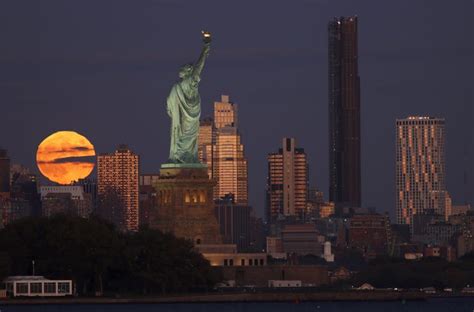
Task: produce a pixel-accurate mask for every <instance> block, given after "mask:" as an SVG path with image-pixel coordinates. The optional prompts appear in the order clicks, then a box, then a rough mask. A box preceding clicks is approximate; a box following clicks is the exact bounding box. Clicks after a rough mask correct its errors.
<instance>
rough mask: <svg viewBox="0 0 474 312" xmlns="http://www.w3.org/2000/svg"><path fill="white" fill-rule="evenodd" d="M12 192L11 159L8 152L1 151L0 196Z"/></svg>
mask: <svg viewBox="0 0 474 312" xmlns="http://www.w3.org/2000/svg"><path fill="white" fill-rule="evenodd" d="M9 192H10V158H9V157H8V154H7V151H6V150H4V149H0V194H1V193H9Z"/></svg>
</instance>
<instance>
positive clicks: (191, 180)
mask: <svg viewBox="0 0 474 312" xmlns="http://www.w3.org/2000/svg"><path fill="white" fill-rule="evenodd" d="M214 185H215V181H214V180H211V179H209V177H208V175H207V169H206V168H162V169H161V170H160V178H159V179H158V181H156V182H155V183H154V187H155V189H156V192H157V207H154V208H153V209H152V211H150V227H151V228H156V229H159V230H161V231H162V232H165V233H172V234H173V235H175V236H176V237H181V238H185V239H189V240H191V241H192V242H193V243H194V244H196V245H200V244H220V243H222V239H221V236H220V232H219V224H218V223H217V219H216V217H215V215H214V202H213V200H212V187H213V186H214Z"/></svg>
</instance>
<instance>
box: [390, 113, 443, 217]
mask: <svg viewBox="0 0 474 312" xmlns="http://www.w3.org/2000/svg"><path fill="white" fill-rule="evenodd" d="M396 142H397V143H396V186H397V190H396V191H397V194H396V197H397V203H396V207H397V211H396V212H397V222H398V223H400V224H413V215H415V214H420V213H423V212H424V211H425V210H427V209H434V211H435V212H436V213H437V214H441V215H444V214H445V213H446V196H447V192H446V185H445V171H446V169H445V129H444V119H440V118H431V117H408V118H407V119H398V120H397V139H396Z"/></svg>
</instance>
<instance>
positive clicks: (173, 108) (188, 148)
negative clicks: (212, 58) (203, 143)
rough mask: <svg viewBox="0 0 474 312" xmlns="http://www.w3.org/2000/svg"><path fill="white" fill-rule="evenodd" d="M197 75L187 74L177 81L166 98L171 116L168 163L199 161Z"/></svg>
mask: <svg viewBox="0 0 474 312" xmlns="http://www.w3.org/2000/svg"><path fill="white" fill-rule="evenodd" d="M199 81H200V78H199V75H189V76H188V77H186V78H184V79H182V80H181V81H179V82H177V83H176V84H175V85H174V86H173V88H171V92H170V94H169V96H168V99H167V101H166V102H167V110H168V115H169V116H170V117H171V145H170V156H169V160H168V162H170V163H178V164H179V163H186V164H193V163H199V160H198V157H197V150H198V134H199V118H200V117H201V97H200V96H199V92H198V85H199Z"/></svg>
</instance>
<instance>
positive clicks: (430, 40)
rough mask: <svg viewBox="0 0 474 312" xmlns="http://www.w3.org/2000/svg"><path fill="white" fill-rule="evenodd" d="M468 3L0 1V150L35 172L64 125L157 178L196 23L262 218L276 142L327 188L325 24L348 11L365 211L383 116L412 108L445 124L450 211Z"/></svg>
mask: <svg viewBox="0 0 474 312" xmlns="http://www.w3.org/2000/svg"><path fill="white" fill-rule="evenodd" d="M473 3H474V2H473V1H472V0H456V1H448V0H445V1H441V0H398V1H393V0H387V1H380V0H370V1H368V0H357V1H354V0H346V1H342V0H341V1H338V0H285V1H283V0H272V1H270V0H268V1H267V0H256V1H249V0H240V1H217V0H214V1H211V0H200V1H192V0H188V1H184V0H155V1H152V0H149V1H144V0H143V1H141V0H140V1H139V0H134V1H119V0H108V1H104V0H102V1H97V0H81V1H63V0H57V1H52V0H45V1H37V0H31V1H23V0H4V1H1V2H0V40H1V43H0V105H1V113H0V114H1V115H0V116H1V117H0V146H3V147H4V148H7V149H8V150H9V153H10V156H11V157H12V159H13V162H17V163H23V164H25V165H27V166H30V167H33V168H35V170H36V167H35V166H34V159H35V152H36V147H37V145H38V144H39V142H40V141H41V140H42V139H43V138H44V137H46V136H48V135H49V134H51V133H52V132H54V131H57V130H75V131H78V132H79V133H82V134H84V135H85V136H87V137H88V138H89V139H90V140H91V141H92V143H93V144H94V145H95V147H96V150H97V152H99V153H104V152H111V151H113V150H114V148H115V147H116V145H117V144H119V143H127V144H129V145H130V146H131V147H132V149H133V150H134V151H135V152H137V153H138V154H140V155H141V164H142V171H143V172H155V171H158V169H159V166H160V164H161V163H162V162H164V161H165V160H166V158H167V155H168V148H169V139H168V135H169V120H168V117H167V115H166V111H165V99H166V96H167V94H168V92H169V88H170V87H171V85H172V84H173V82H174V81H175V80H176V79H177V71H178V68H179V67H180V65H182V64H184V63H186V62H189V61H192V60H194V59H195V58H196V57H197V56H198V54H199V50H200V45H201V39H200V30H201V29H203V28H204V29H209V30H210V31H212V32H213V37H214V42H213V48H212V52H211V55H210V58H209V61H208V63H207V68H206V69H205V70H204V73H203V79H202V82H201V87H200V92H201V97H202V106H203V116H206V115H210V114H211V113H212V107H213V102H214V100H217V99H219V98H220V94H221V93H225V94H229V95H230V96H231V100H233V101H235V102H237V103H238V104H239V105H240V107H239V109H240V114H239V119H240V130H241V132H242V134H243V141H244V144H245V148H246V154H247V157H248V160H249V185H250V198H251V203H252V204H253V205H254V206H255V207H256V209H257V211H258V212H259V213H260V214H261V213H262V212H263V202H264V188H265V179H266V155H267V153H268V152H272V151H275V150H276V149H277V148H278V147H279V146H280V144H281V138H282V137H283V136H294V137H296V139H297V142H298V145H300V146H301V147H303V148H305V150H306V152H307V154H308V156H309V161H310V166H311V170H310V176H311V184H313V185H316V186H318V187H319V188H320V189H322V190H323V191H324V192H325V193H326V194H327V189H328V168H327V164H328V151H327V150H328V147H327V145H328V143H327V137H328V124H327V116H328V111H327V106H328V104H327V22H328V20H329V19H330V18H332V17H333V16H340V15H358V16H359V55H360V63H359V64H360V75H361V84H362V86H361V91H362V101H361V102H362V172H363V173H362V182H363V185H362V189H363V204H364V205H365V206H375V207H377V209H379V210H380V211H390V213H391V215H392V216H393V209H394V187H395V186H394V171H395V166H394V161H395V160H394V149H395V119H396V118H401V117H406V116H408V115H414V114H420V115H430V116H437V117H445V118H446V122H447V141H448V143H447V144H448V145H447V147H448V149H447V172H448V178H447V182H448V189H449V191H450V193H451V194H452V197H453V201H454V202H455V203H462V202H464V200H465V197H466V196H465V193H466V191H465V187H464V183H463V174H464V168H465V167H466V165H467V164H469V167H470V168H469V170H470V178H471V180H472V179H474V174H473V172H472V167H473V166H472V163H473V162H474V160H473V156H472V155H473V147H472V146H473V144H474V142H473V132H474V116H473V109H472V105H473V103H474V102H473V93H472V88H473V86H474V80H473V71H474V68H473V66H474V61H473V56H474V50H473V40H474V39H473V38H474V33H473V28H474V25H473V18H474V11H473V6H474V4H473ZM466 142H467V143H466ZM465 146H469V149H470V154H469V156H468V157H467V158H466V157H465V156H464V154H465V153H464V147H465ZM467 192H468V194H469V195H470V197H471V199H472V193H474V187H473V184H472V183H471V184H470V189H469V190H468V191H467Z"/></svg>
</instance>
